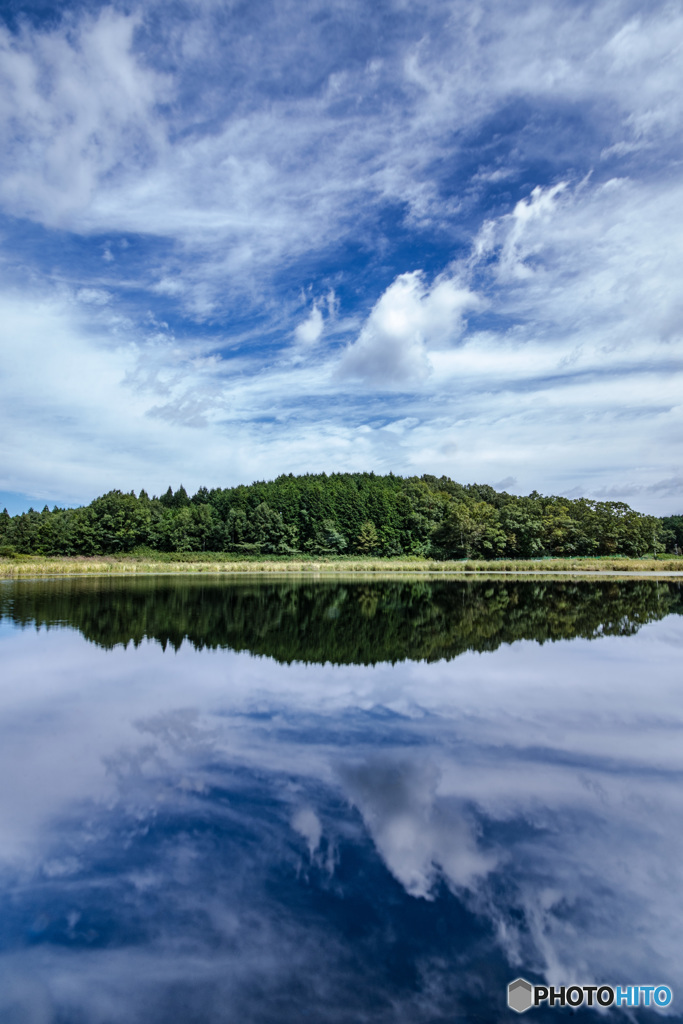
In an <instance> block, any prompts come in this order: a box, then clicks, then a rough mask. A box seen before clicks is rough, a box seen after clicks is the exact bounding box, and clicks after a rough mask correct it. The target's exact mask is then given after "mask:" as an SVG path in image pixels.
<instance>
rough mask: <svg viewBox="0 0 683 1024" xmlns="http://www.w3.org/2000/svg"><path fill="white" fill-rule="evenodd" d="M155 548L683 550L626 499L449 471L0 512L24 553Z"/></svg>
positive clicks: (507, 554) (441, 555)
mask: <svg viewBox="0 0 683 1024" xmlns="http://www.w3.org/2000/svg"><path fill="white" fill-rule="evenodd" d="M139 546H144V547H146V548H148V549H150V550H152V551H158V552H176V553H181V554H183V553H190V552H200V551H216V552H219V551H220V552H226V553H233V554H239V555H288V554H291V555H296V554H300V553H305V554H308V555H311V556H320V557H323V556H339V555H342V554H350V553H356V554H360V555H364V556H365V555H376V556H383V557H399V556H403V555H411V556H417V557H421V558H424V557H429V558H436V559H498V558H506V559H529V558H545V557H563V556H572V557H577V556H582V557H585V556H606V555H609V556H616V557H630V558H638V557H641V556H643V555H645V554H647V553H654V554H656V553H657V552H664V551H668V552H672V553H675V552H676V551H677V550H678V551H681V550H682V549H683V517H682V516H670V517H668V519H665V520H659V519H656V518H654V517H653V516H646V515H641V514H640V513H639V512H636V511H634V509H632V508H630V507H629V506H628V505H625V504H624V503H623V502H613V501H589V500H587V499H585V498H579V499H574V500H572V499H569V498H563V497H556V496H551V497H546V496H543V495H541V494H539V493H538V492H536V491H534V492H532V493H531V494H529V495H527V496H525V497H518V496H516V495H512V494H507V493H506V492H497V491H495V490H494V489H493V488H492V487H489V486H488V485H485V484H468V485H463V484H459V483H457V482H456V481H453V480H450V479H449V478H448V477H435V476H431V475H424V476H421V477H408V478H403V477H400V476H394V475H393V474H389V475H388V476H376V475H375V474H374V473H333V474H331V475H329V476H328V475H327V474H325V473H321V474H315V475H314V474H307V475H305V476H298V477H296V476H292V475H291V474H289V475H287V476H285V475H283V476H279V477H278V478H277V479H276V480H270V481H257V482H256V483H253V484H251V485H250V486H248V487H246V486H242V485H240V486H238V487H230V488H225V489H221V488H213V489H211V490H209V489H207V488H206V487H200V488H199V490H198V491H197V493H196V494H195V495H194V496H193V497H189V496H188V494H187V492H186V490H185V488H184V487H183V486H182V485H181V486H180V487H179V488H178V490H176V491H174V490H173V488H172V487H169V488H168V490H167V491H166V492H165V494H163V495H161V497H152V498H150V497H149V496H148V495H147V493H146V492H145V491H141V492H140V494H139V496H138V497H137V498H136V496H135V494H134V493H130V494H124V493H123V492H121V491H118V490H117V491H110V492H109V493H108V494H104V495H102V496H101V497H99V498H96V499H95V500H94V501H93V502H91V503H90V505H88V506H86V507H84V508H76V509H59V508H54V509H53V510H52V511H50V510H49V509H48V508H47V507H45V508H44V509H43V511H42V512H36V511H35V510H34V509H30V510H29V511H28V512H25V513H23V514H22V515H19V516H14V517H12V516H10V515H9V514H8V513H7V510H5V511H4V512H2V513H0V548H2V549H5V550H6V551H8V552H10V551H16V552H18V553H20V554H24V555H67V556H69V555H71V556H74V555H76V556H78V555H103V554H124V553H126V552H130V551H132V550H133V549H134V548H136V547H139Z"/></svg>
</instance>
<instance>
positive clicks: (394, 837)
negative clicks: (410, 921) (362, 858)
mask: <svg viewBox="0 0 683 1024" xmlns="http://www.w3.org/2000/svg"><path fill="white" fill-rule="evenodd" d="M339 774H340V778H341V781H342V787H343V789H344V792H345V793H346V794H347V795H348V796H349V798H350V799H351V800H353V802H354V803H355V804H356V806H357V807H358V808H359V810H360V811H361V814H362V815H363V820H364V822H365V825H366V827H367V829H368V831H369V833H370V834H371V836H372V838H373V841H374V843H375V846H376V847H377V849H378V851H379V853H380V854H381V856H382V858H383V860H384V862H385V863H386V865H387V867H388V868H389V870H390V871H391V873H392V874H393V875H394V877H395V878H397V879H398V881H399V882H400V883H401V884H402V885H403V886H404V888H405V889H406V891H407V892H409V893H410V895H411V896H419V897H423V898H427V899H430V898H432V894H433V890H434V887H435V883H436V882H437V880H438V878H439V876H440V875H441V876H443V877H444V878H445V880H446V881H447V882H448V883H449V884H450V885H452V887H453V888H454V890H455V891H457V890H458V889H460V888H463V887H469V886H473V885H474V884H475V883H476V880H477V878H478V877H479V876H482V875H485V874H486V873H487V872H488V871H489V870H490V869H491V868H492V867H493V866H494V864H495V862H496V856H495V855H494V854H493V853H484V852H482V851H480V850H478V848H477V836H476V831H477V826H476V821H475V820H474V817H473V816H472V815H468V814H467V812H466V809H465V807H464V806H463V804H462V803H461V802H460V801H458V800H454V799H452V798H448V797H446V798H444V797H442V796H440V795H438V794H437V787H438V783H439V773H438V770H437V768H436V765H435V764H433V763H430V762H429V761H423V760H418V759H414V760H413V761H410V760H408V759H405V760H403V759H402V757H398V758H397V757H394V758H391V757H386V756H385V757H371V758H369V759H368V760H367V761H365V762H364V763H361V764H352V765H343V766H342V767H341V768H340V773H339Z"/></svg>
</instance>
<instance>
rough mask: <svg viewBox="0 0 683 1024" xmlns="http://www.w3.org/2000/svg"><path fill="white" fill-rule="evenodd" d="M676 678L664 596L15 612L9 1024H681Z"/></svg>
mask: <svg viewBox="0 0 683 1024" xmlns="http://www.w3.org/2000/svg"><path fill="white" fill-rule="evenodd" d="M682 655H683V586H682V585H681V583H679V582H672V581H670V580H669V581H662V580H659V581H657V580H652V579H648V580H626V579H620V580H613V579H606V578H600V579H598V580H595V579H590V580H583V579H573V580H562V581H557V580H552V579H545V580H542V579H539V578H536V579H530V578H528V577H525V578H524V579H517V578H506V579H505V580H500V579H479V578H477V579H475V580H473V581H471V582H467V581H463V580H462V579H458V580H457V581H449V580H444V579H439V580H429V579H425V578H419V579H407V578H402V579H392V580H383V579H375V578H372V579H368V578H362V577H361V578H354V579H348V580H347V579H334V580H321V581H311V580H306V581H297V580H292V579H287V580H284V579H269V580H264V581H259V580H254V579H253V578H252V577H249V578H246V579H244V580H242V581H234V580H233V581H231V582H225V580H224V579H218V578H214V577H188V578H182V577H170V576H169V577H150V578H141V579H132V580H127V579H123V578H120V579H117V578H108V579H74V578H71V579H62V580H59V579H54V580H49V581H21V582H4V583H2V584H0V666H1V671H2V682H1V684H0V771H1V775H2V783H3V784H2V787H1V790H0V839H1V845H0V900H1V908H2V913H1V914H0V942H1V949H0V1020H1V1021H2V1022H3V1024H6V1022H8V1024H15V1022H16V1024H119V1022H121V1024H123V1022H126V1024H138V1022H140V1024H142V1022H145V1024H157V1022H159V1024H160V1022H164V1024H176V1022H178V1024H180V1022H182V1024H212V1022H230V1024H232V1022H235V1024H237V1022H240V1024H289V1022H295V1021H297V1022H298V1021H302V1020H310V1021H314V1022H321V1024H328V1022H329V1024H347V1022H349V1024H351V1022H354V1024H355V1022H368V1024H370V1022H372V1024H375V1022H377V1024H399V1022H400V1024H446V1022H451V1021H453V1022H454V1021H459V1022H460V1021H472V1022H482V1021H486V1022H488V1021H490V1022H494V1021H500V1020H510V1019H513V1018H514V1019H518V1018H517V1016H516V1015H515V1013H514V1012H513V1011H511V1010H509V1009H508V1007H507V986H508V983H509V982H511V981H513V980H514V979H516V978H517V977H522V978H524V979H527V980H528V981H529V982H530V983H531V984H532V985H544V986H549V985H554V986H557V987H558V988H559V987H560V986H572V985H578V986H583V985H603V984H604V985H612V986H616V985H621V986H624V987H625V986H632V985H655V986H668V987H670V988H671V990H672V991H673V1001H672V1003H671V1004H670V1005H669V1006H667V1007H666V1008H664V1009H660V1008H651V1009H646V1008H644V1007H642V1006H641V1007H640V1008H638V1009H628V1008H626V1007H622V1008H621V1009H619V1008H617V1007H616V1006H614V1005H612V1006H611V1007H610V1008H609V1009H606V1010H600V1011H596V1010H595V1009H589V1008H586V1007H585V1005H584V1006H582V1007H581V1008H579V1009H576V1010H574V1009H571V1008H570V1007H565V1008H561V1007H555V1008H553V1009H551V1008H549V1007H548V1006H547V1004H544V1005H542V1006H540V1007H538V1008H532V1009H531V1010H530V1014H529V1018H528V1019H529V1020H531V1021H532V1022H533V1021H551V1020H557V1019H560V1018H562V1017H566V1016H567V1015H569V1014H571V1015H572V1016H573V1017H576V1018H577V1019H579V1020H583V1019H586V1020H587V1019H590V1020H598V1019H607V1018H609V1019H614V1020H617V1019H618V1020H624V1021H626V1020H630V1021H634V1020H657V1019H667V1020H669V1021H671V1020H681V1019H683V1018H682V1017H681V1015H680V1012H679V1009H678V1004H677V999H680V1001H681V1005H683V962H682V961H683V958H682V956H681V952H682V951H683V673H682V672H681V660H682ZM596 1012H599V1013H600V1017H597V1016H596ZM605 1015H606V1017H605ZM525 1019H527V1018H525Z"/></svg>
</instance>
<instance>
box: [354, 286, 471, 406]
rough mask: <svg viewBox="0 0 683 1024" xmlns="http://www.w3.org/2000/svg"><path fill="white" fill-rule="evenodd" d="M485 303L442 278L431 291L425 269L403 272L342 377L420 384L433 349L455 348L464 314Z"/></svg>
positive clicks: (375, 312)
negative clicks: (425, 277) (430, 351)
mask: <svg viewBox="0 0 683 1024" xmlns="http://www.w3.org/2000/svg"><path fill="white" fill-rule="evenodd" d="M481 304H482V303H481V299H479V298H478V297H477V296H476V295H474V294H473V293H472V292H471V291H469V289H468V288H466V287H463V286H461V285H459V284H458V282H457V281H455V280H453V279H449V278H439V279H437V280H436V281H435V282H434V284H433V285H432V286H431V287H428V286H427V285H426V283H425V279H424V275H423V274H421V273H420V272H419V271H414V272H413V273H410V274H401V275H400V276H399V277H397V278H396V280H395V281H394V282H392V284H391V285H390V286H389V288H387V290H386V291H385V292H384V294H383V295H382V296H381V298H380V299H379V301H378V302H377V304H376V305H375V306H374V308H373V310H372V312H371V313H370V315H369V317H368V319H367V321H366V323H365V324H364V326H363V329H362V330H361V332H360V335H359V336H358V339H357V340H356V341H354V342H353V343H352V344H351V345H350V346H349V347H348V348H347V350H346V351H345V352H344V354H343V356H342V359H341V363H340V366H339V375H340V377H342V378H354V379H360V380H362V381H365V382H367V383H369V384H371V385H373V386H375V387H380V388H381V387H384V386H385V385H387V384H388V385H389V386H392V385H398V386H401V385H403V386H404V387H406V386H407V387H411V388H412V387H414V386H416V385H419V384H420V383H421V382H422V381H423V380H425V378H427V377H428V376H429V374H430V371H431V366H430V361H429V350H430V349H438V348H445V347H447V346H450V345H453V344H454V343H455V342H456V341H457V340H458V338H459V337H460V335H461V333H462V331H463V314H464V313H465V312H466V311H467V310H469V309H476V308H477V307H478V306H480V305H481Z"/></svg>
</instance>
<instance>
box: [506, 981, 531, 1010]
mask: <svg viewBox="0 0 683 1024" xmlns="http://www.w3.org/2000/svg"><path fill="white" fill-rule="evenodd" d="M533 991H534V990H533V987H532V986H531V985H530V984H529V982H528V981H525V979H524V978H516V979H515V980H514V981H511V982H510V984H509V985H508V1006H509V1007H510V1009H511V1010H515V1011H516V1012H517V1013H524V1011H525V1010H528V1009H529V1007H530V1006H531V1005H532V1004H533V1001H534V997H533Z"/></svg>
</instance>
